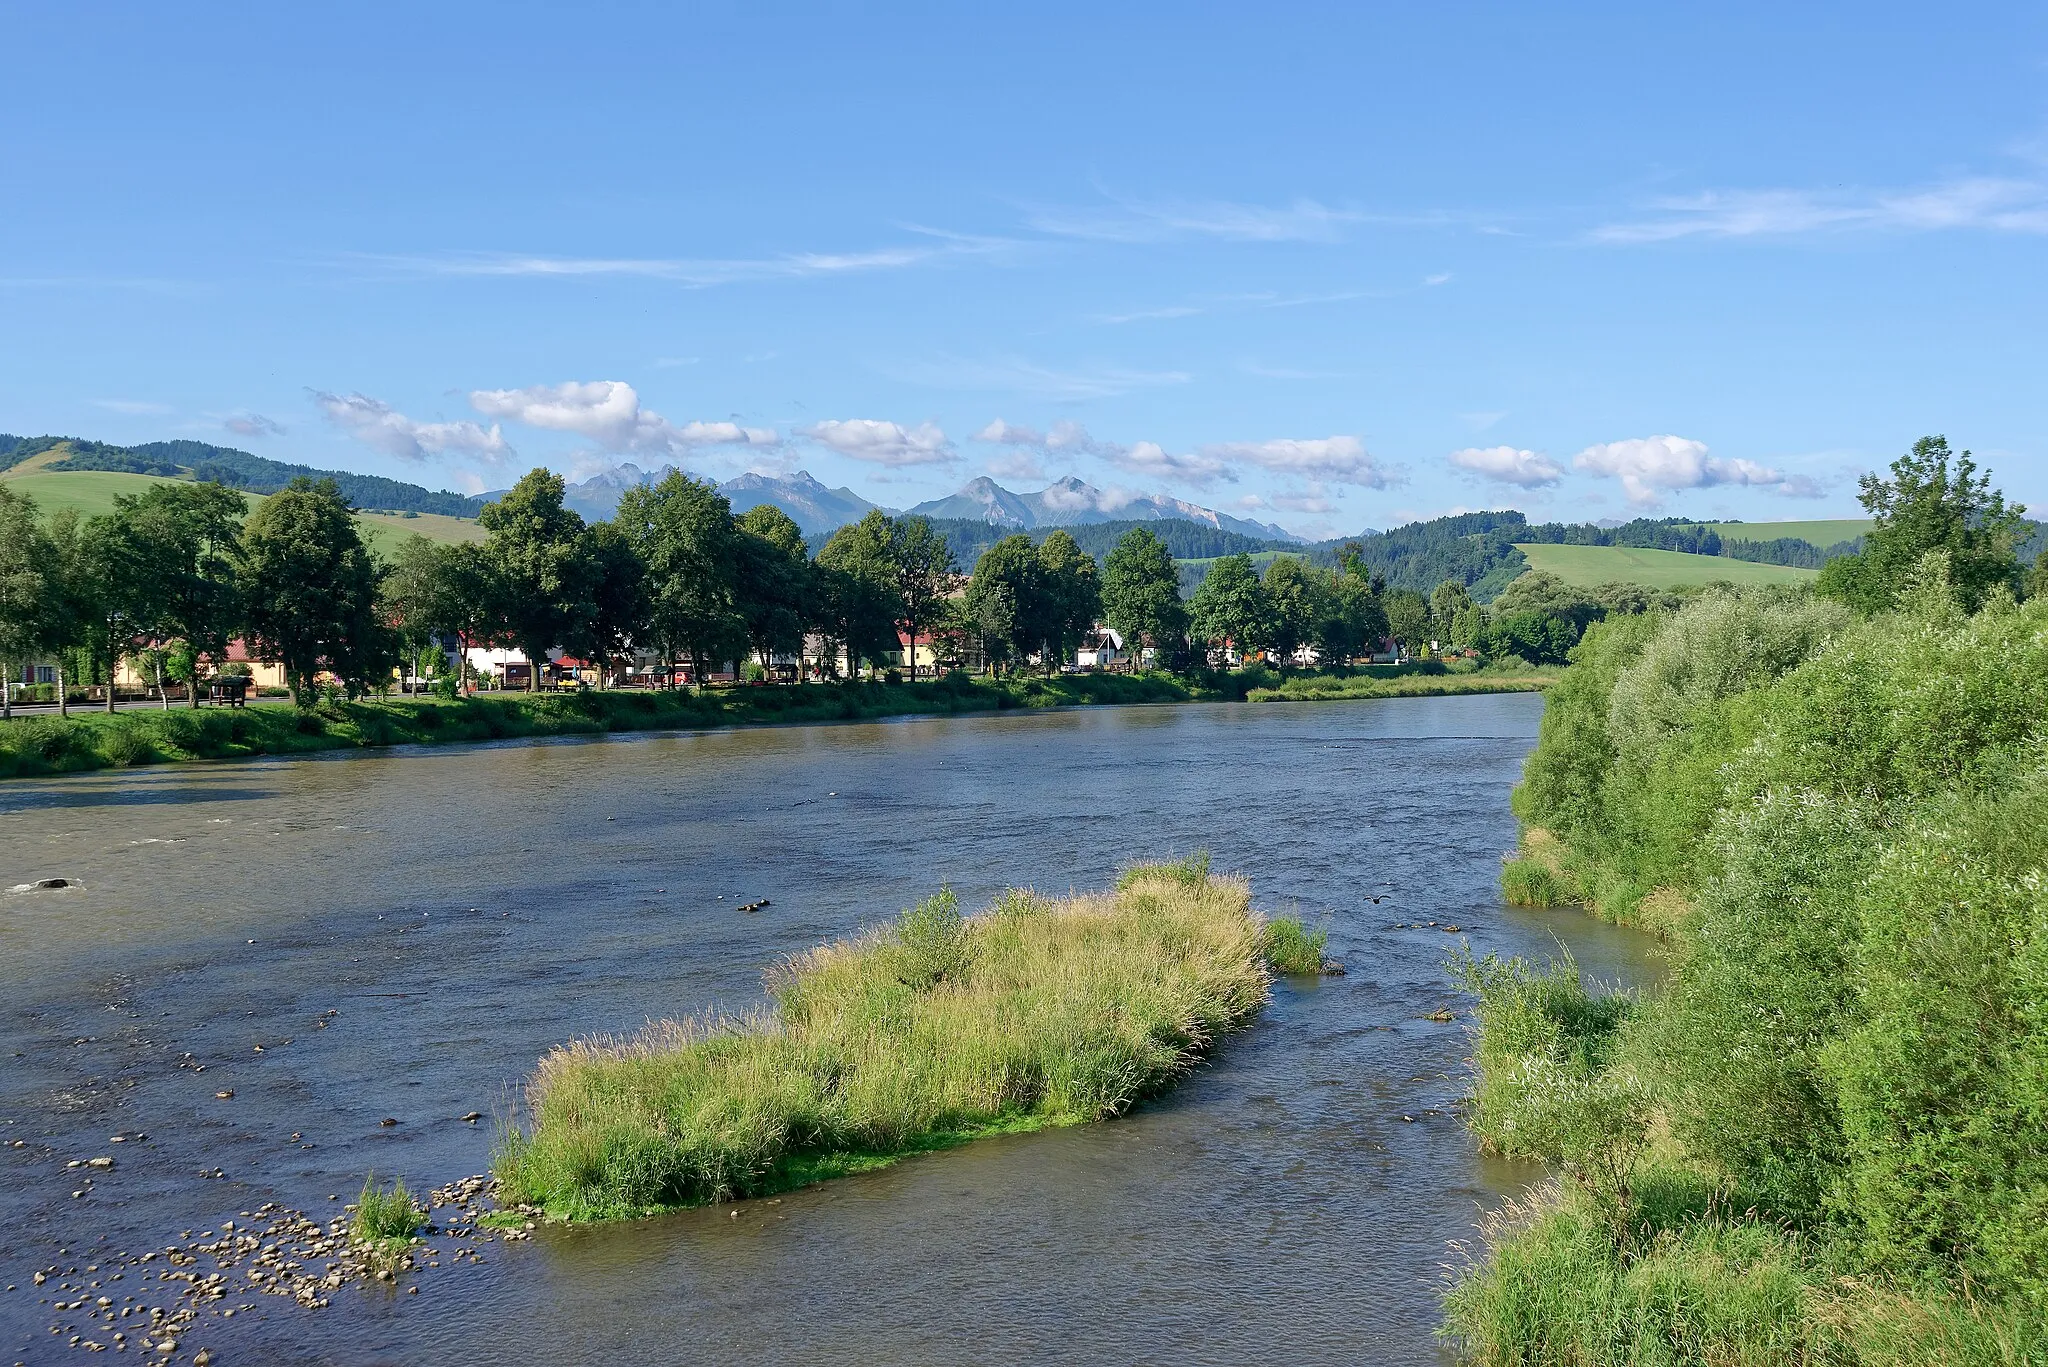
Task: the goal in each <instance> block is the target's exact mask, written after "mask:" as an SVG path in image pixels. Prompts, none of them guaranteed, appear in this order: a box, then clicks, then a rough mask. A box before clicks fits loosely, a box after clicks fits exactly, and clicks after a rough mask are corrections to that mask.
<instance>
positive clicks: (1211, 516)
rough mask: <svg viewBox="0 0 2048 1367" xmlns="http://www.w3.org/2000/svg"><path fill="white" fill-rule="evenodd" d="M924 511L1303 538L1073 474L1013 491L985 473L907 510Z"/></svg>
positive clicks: (1027, 522)
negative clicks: (1175, 523)
mask: <svg viewBox="0 0 2048 1367" xmlns="http://www.w3.org/2000/svg"><path fill="white" fill-rule="evenodd" d="M910 511H911V512H912V513H913V514H916V515H919V516H922V517H935V518H960V519H962V520H965V521H969V522H988V523H992V524H994V525H996V526H999V527H1016V528H1018V529H1020V530H1024V531H1030V530H1033V529H1035V528H1039V527H1078V526H1082V525H1085V524H1087V523H1092V522H1159V521H1163V520H1165V519H1168V518H1178V519H1183V520H1185V521H1188V522H1206V523H1208V524H1209V525H1210V526H1212V527H1215V528H1218V529H1219V530H1222V531H1226V532H1236V533H1237V534H1238V535H1240V536H1253V537H1258V538H1260V539H1261V540H1265V541H1292V542H1297V543H1303V542H1305V540H1306V539H1305V538H1303V537H1299V536H1296V535H1295V534H1294V533H1293V532H1290V531H1288V530H1287V529H1286V528H1285V527H1276V526H1274V525H1272V524H1271V523H1268V522H1253V521H1251V520H1250V519H1248V518H1242V517H1232V516H1231V515H1230V514H1228V513H1219V512H1217V511H1216V510H1214V509H1213V508H1204V507H1202V506H1201V505H1200V504H1197V503H1188V502H1185V501H1183V500H1181V499H1177V498H1168V497H1167V496H1166V495H1164V494H1139V495H1136V496H1135V497H1134V496H1131V495H1125V494H1108V493H1104V492H1103V491H1102V490H1100V489H1098V488H1096V487H1095V486H1094V485H1092V484H1088V483H1086V482H1084V481H1082V480H1080V479H1077V478H1075V477H1074V476H1072V475H1068V476H1067V477H1066V478H1065V479H1059V480H1054V481H1053V482H1052V483H1051V484H1049V485H1047V486H1046V487H1045V488H1043V489H1040V490H1039V491H1038V492H1037V493H1035V494H1016V493H1012V492H1010V491H1009V490H1008V489H1005V488H1004V487H1003V486H1002V485H1000V484H998V483H996V482H995V481H994V480H992V479H990V478H988V476H986V475H984V476H982V477H981V478H980V479H976V480H970V481H969V482H968V484H967V485H966V487H965V488H963V489H961V490H960V492H958V493H956V494H948V495H947V496H946V497H945V498H935V499H932V500H931V501H930V502H928V503H920V504H918V505H917V506H916V507H915V508H912V509H911V510H910Z"/></svg>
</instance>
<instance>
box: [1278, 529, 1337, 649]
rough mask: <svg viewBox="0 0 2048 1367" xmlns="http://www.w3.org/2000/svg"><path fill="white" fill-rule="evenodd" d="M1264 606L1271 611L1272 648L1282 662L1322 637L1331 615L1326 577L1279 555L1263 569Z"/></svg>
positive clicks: (1310, 567)
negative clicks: (1325, 622) (1323, 626)
mask: <svg viewBox="0 0 2048 1367" xmlns="http://www.w3.org/2000/svg"><path fill="white" fill-rule="evenodd" d="M1264 583H1265V589H1266V602H1267V604H1268V605H1269V607H1270V610H1271V614H1272V615H1271V617H1270V619H1269V620H1270V623H1271V627H1270V630H1271V644H1272V647H1273V649H1274V651H1275V653H1277V654H1278V655H1279V656H1280V658H1281V660H1282V661H1291V660H1293V658H1294V653H1295V652H1296V651H1297V650H1299V649H1300V648H1301V647H1302V646H1304V645H1309V644H1311V643H1314V642H1316V641H1317V640H1319V639H1320V637H1321V636H1322V634H1323V633H1322V625H1323V622H1324V620H1325V619H1326V618H1327V617H1328V616H1329V615H1330V611H1331V601H1330V600H1331V597H1332V594H1331V589H1330V583H1329V576H1327V575H1324V574H1322V573H1320V572H1319V571H1317V570H1316V569H1315V568H1314V567H1313V566H1311V565H1309V564H1308V563H1307V562H1306V561H1304V560H1302V559H1300V558H1299V557H1297V556H1292V555H1282V556H1277V557H1275V558H1274V560H1273V562H1272V563H1271V564H1269V565H1267V566H1266V575H1265V580H1264Z"/></svg>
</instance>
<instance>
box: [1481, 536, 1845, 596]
mask: <svg viewBox="0 0 2048 1367" xmlns="http://www.w3.org/2000/svg"><path fill="white" fill-rule="evenodd" d="M1759 525H1763V524H1759ZM1516 549H1518V550H1520V551H1521V552H1522V554H1523V555H1525V556H1527V557H1528V558H1529V568H1530V569H1532V570H1542V571H1544V572H1546V573H1549V574H1554V575H1556V576H1557V577H1558V578H1560V579H1562V580H1564V582H1565V583H1567V584H1571V585H1573V586H1574V587H1578V588H1591V587H1592V586H1593V585H1595V584H1610V583H1623V584H1641V585H1642V586H1643V587H1645V588H1651V589H1675V588H1678V587H1680V586H1681V585H1686V584H1711V583H1714V582H1716V581H1721V582H1725V583H1730V584H1806V583H1811V582H1812V581H1813V579H1814V577H1815V575H1817V574H1818V573H1819V571H1817V570H1802V569H1796V568H1794V567H1793V566H1790V565H1759V564H1755V563H1753V562H1751V561H1748V560H1730V559H1728V558H1727V557H1725V556H1719V555H1686V554H1684V553H1682V552H1679V551H1651V550H1643V549H1641V548H1640V547H1636V546H1543V545H1519V546H1517V548H1516Z"/></svg>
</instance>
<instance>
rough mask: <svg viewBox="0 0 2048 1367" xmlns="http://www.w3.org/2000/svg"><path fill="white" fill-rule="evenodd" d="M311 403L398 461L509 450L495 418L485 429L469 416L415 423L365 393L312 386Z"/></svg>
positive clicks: (498, 454)
mask: <svg viewBox="0 0 2048 1367" xmlns="http://www.w3.org/2000/svg"><path fill="white" fill-rule="evenodd" d="M313 402H314V403H316V404H318V405H319V406H320V411H321V412H323V413H325V414H326V415H327V420H328V421H329V422H331V423H333V424H334V425H335V426H336V427H339V428H340V429H341V430H342V431H344V432H346V433H348V434H349V435H350V436H352V437H354V438H355V439H356V440H357V441H360V442H362V443H363V444H364V445H365V446H370V447H374V448H375V449H377V450H379V451H382V452H383V453H384V454H385V455H387V456H393V457H396V458H397V459H399V460H407V461H423V460H427V459H429V458H431V457H434V456H445V455H466V456H476V457H479V458H481V459H483V460H487V461H499V460H503V459H504V458H505V457H507V456H509V455H512V454H513V450H512V448H511V446H510V445H508V444H507V443H506V441H505V437H504V434H503V433H502V432H501V431H500V430H499V428H498V426H497V424H495V423H493V424H492V425H491V426H490V427H488V428H486V427H484V426H482V425H481V424H479V423H474V422H469V421H467V420H464V421H461V422H418V421H416V420H414V419H412V418H408V417H407V416H406V415H405V414H403V413H401V412H399V411H398V410H397V409H395V408H393V407H392V406H391V405H390V404H388V403H385V402H384V401H383V400H381V399H373V398H371V397H370V396H369V395H367V394H330V393H328V392H327V391H325V390H321V389H316V390H314V391H313Z"/></svg>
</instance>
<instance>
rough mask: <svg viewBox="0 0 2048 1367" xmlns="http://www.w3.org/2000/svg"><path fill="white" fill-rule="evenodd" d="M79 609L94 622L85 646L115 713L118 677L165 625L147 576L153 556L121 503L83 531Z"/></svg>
mask: <svg viewBox="0 0 2048 1367" xmlns="http://www.w3.org/2000/svg"><path fill="white" fill-rule="evenodd" d="M76 566H77V574H78V578H79V583H80V586H81V588H82V590H83V592H82V593H81V594H80V603H81V604H82V605H83V606H84V607H85V608H86V609H87V611H88V612H89V614H90V616H89V618H88V619H87V621H86V622H85V630H84V631H83V633H82V644H83V645H84V646H85V648H86V650H87V652H88V653H89V654H91V655H92V656H93V657H94V658H95V659H96V660H97V661H98V662H99V664H100V665H102V666H104V668H105V669H106V674H107V711H109V712H112V711H113V710H114V675H115V672H116V671H117V670H118V669H119V668H120V664H121V661H123V660H126V659H133V658H135V657H136V656H137V655H139V654H140V653H141V652H142V651H143V649H144V648H146V647H147V646H148V645H149V644H150V642H151V641H153V640H154V639H155V638H156V635H157V632H158V630H159V629H160V624H161V622H162V620H163V614H164V607H165V595H164V592H163V586H162V585H161V584H160V583H159V582H158V581H157V579H156V578H155V577H154V576H153V575H151V574H150V572H149V553H148V548H147V546H146V545H145V544H144V541H143V538H142V536H141V534H140V529H139V528H138V527H137V526H136V524H135V522H134V520H133V519H132V518H130V517H127V516H125V515H124V510H123V507H122V500H119V499H117V500H116V501H115V506H114V510H113V511H112V512H110V513H103V514H101V515H100V516H98V517H94V518H89V519H87V520H86V522H85V524H84V525H83V526H82V527H81V528H80V529H79V533H78V553H77V559H76Z"/></svg>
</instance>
